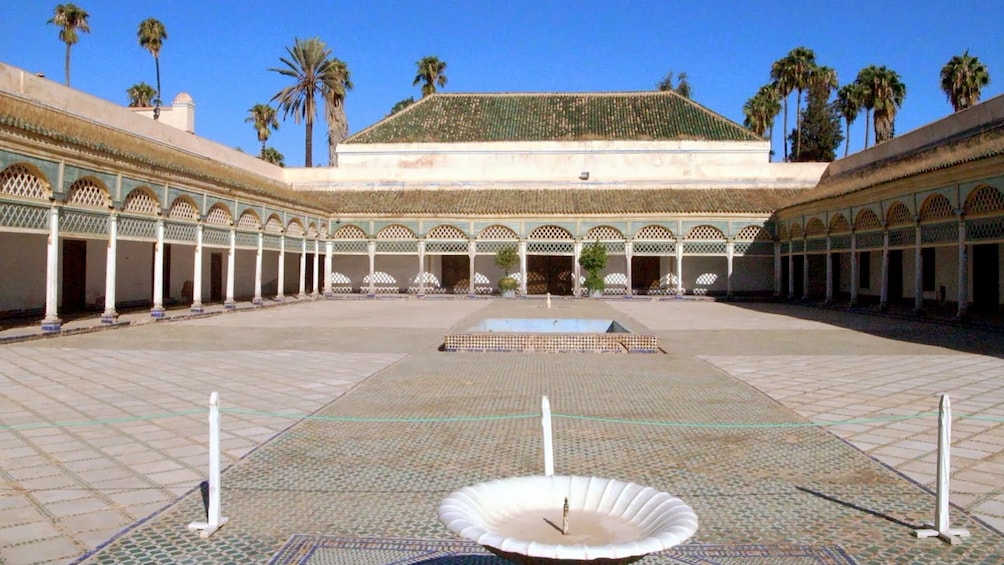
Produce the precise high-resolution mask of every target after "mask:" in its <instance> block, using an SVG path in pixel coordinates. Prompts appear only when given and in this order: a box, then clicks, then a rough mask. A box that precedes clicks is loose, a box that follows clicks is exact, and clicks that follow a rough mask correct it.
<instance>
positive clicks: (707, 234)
mask: <svg viewBox="0 0 1004 565" xmlns="http://www.w3.org/2000/svg"><path fill="white" fill-rule="evenodd" d="M684 239H725V234H724V233H722V230H720V229H718V228H716V227H715V226H708V225H700V226H694V227H692V228H690V231H688V232H687V236H686V237H684Z"/></svg>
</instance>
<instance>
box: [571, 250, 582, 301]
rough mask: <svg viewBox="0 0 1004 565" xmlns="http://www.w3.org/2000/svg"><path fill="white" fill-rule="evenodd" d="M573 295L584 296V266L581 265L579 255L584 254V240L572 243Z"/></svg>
mask: <svg viewBox="0 0 1004 565" xmlns="http://www.w3.org/2000/svg"><path fill="white" fill-rule="evenodd" d="M572 255H573V258H572V295H573V296H582V283H581V282H580V281H581V280H582V266H581V265H579V257H581V256H582V242H581V241H579V240H575V243H573V244H572Z"/></svg>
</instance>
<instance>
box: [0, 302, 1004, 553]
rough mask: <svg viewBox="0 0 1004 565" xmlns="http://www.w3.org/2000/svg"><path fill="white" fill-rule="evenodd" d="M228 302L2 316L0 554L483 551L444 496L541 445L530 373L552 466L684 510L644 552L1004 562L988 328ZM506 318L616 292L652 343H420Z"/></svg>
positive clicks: (748, 312)
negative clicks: (446, 520) (598, 346)
mask: <svg viewBox="0 0 1004 565" xmlns="http://www.w3.org/2000/svg"><path fill="white" fill-rule="evenodd" d="M245 306H246V305H242V307H241V308H239V309H238V311H237V312H233V313H226V314H220V315H210V316H200V317H193V318H190V317H188V316H187V315H179V316H178V319H176V320H171V319H170V318H169V320H167V321H159V322H152V321H150V320H149V314H148V313H142V314H136V315H135V316H132V317H130V316H129V315H126V316H123V317H122V319H123V320H124V321H127V322H128V321H132V322H133V323H132V324H131V325H129V326H128V327H122V328H119V329H109V330H106V331H95V332H89V331H85V330H87V329H88V328H89V327H91V326H94V325H100V322H98V321H96V320H87V319H83V320H76V321H73V322H69V323H67V324H66V326H65V328H64V329H67V330H70V332H69V333H71V334H72V332H73V331H77V330H80V333H77V334H72V335H63V336H59V337H52V338H46V339H28V340H24V341H19V336H20V335H22V334H23V335H29V334H34V333H37V328H25V329H23V330H21V329H18V328H13V329H8V330H4V331H3V332H0V338H5V339H7V340H8V341H9V343H7V344H6V345H2V346H0V379H2V380H3V383H4V388H3V390H4V394H3V397H2V402H3V404H2V411H0V447H2V449H3V453H4V458H3V463H2V466H0V472H2V473H3V478H4V481H5V484H6V486H5V489H4V490H3V491H2V493H0V518H2V519H0V524H2V525H0V562H6V563H11V564H21V563H25V564H27V563H67V562H71V563H89V564H90V563H269V562H272V563H312V564H318V563H374V564H377V563H388V562H409V563H412V562H421V561H426V562H429V561H432V560H443V561H444V562H446V563H462V562H479V563H485V562H486V561H485V560H487V559H489V558H488V557H484V556H481V555H475V556H470V555H467V556H466V557H465V556H463V555H461V556H458V555H457V554H465V553H470V552H471V551H474V550H473V549H471V548H469V547H467V546H466V545H464V544H463V543H461V542H460V541H459V540H457V539H456V538H455V537H454V536H453V535H452V534H450V532H448V531H447V530H446V528H445V527H443V526H442V525H441V524H440V523H439V522H438V520H437V518H436V507H437V505H438V503H439V501H440V500H441V499H442V498H443V497H445V496H446V495H447V494H448V493H449V492H451V491H453V490H455V489H457V488H459V487H461V486H464V485H468V484H473V483H477V482H480V481H484V480H488V479H493V478H501V477H508V476H515V475H529V474H539V473H542V472H543V455H542V445H541V443H542V441H541V437H540V420H539V414H540V399H541V397H542V396H544V395H547V396H548V397H549V399H550V402H551V406H552V409H553V410H554V411H555V415H556V418H555V423H554V438H555V467H556V471H557V473H559V474H578V475H595V476H602V477H611V478H617V479H620V480H626V481H631V482H636V483H639V484H643V485H648V486H652V487H655V488H658V489H660V490H664V491H667V492H670V493H671V494H673V495H675V496H679V497H680V498H681V499H683V500H684V501H685V502H687V503H688V504H689V505H691V506H692V507H693V508H694V510H695V511H696V512H697V515H698V517H699V519H700V529H699V530H698V532H697V534H696V535H695V536H694V537H693V538H692V539H691V540H690V541H689V542H688V544H686V545H685V546H681V547H680V548H678V549H675V550H672V551H669V552H666V553H664V554H660V555H656V556H650V557H648V558H646V562H653V563H654V562H661V563H693V562H702V563H791V564H800V563H876V564H882V563H900V562H911V563H946V564H948V563H963V562H966V563H1004V549H1002V547H1004V544H1002V542H1004V534H1002V532H1004V492H1002V491H1001V487H1000V485H1002V484H1004V359H1002V355H1004V339H1002V334H1000V333H998V332H995V331H981V330H976V329H966V328H961V327H956V326H951V325H944V324H937V323H924V322H919V321H907V320H900V319H895V318H889V317H879V316H864V315H856V314H849V313H845V312H840V311H833V310H821V309H816V308H808V307H802V306H797V305H784V304H766V303H735V302H734V303H725V302H714V301H706V300H682V299H676V300H674V299H647V298H634V299H612V300H572V299H560V300H554V301H553V302H552V304H551V307H550V308H548V307H547V306H546V302H545V301H544V300H543V299H522V300H504V299H447V298H435V297H427V298H425V299H416V298H414V297H412V298H403V297H387V298H380V299H370V300H366V299H341V300H318V301H305V302H303V303H297V304H286V305H282V306H270V307H266V308H259V309H254V308H250V307H245ZM180 313H181V311H179V314H180ZM184 313H185V314H187V310H185V311H184ZM499 317H510V318H515V317H519V318H535V317H540V318H601V319H614V320H617V321H618V322H620V323H621V324H623V325H624V326H625V327H628V328H629V329H632V330H635V331H645V332H647V333H653V334H655V335H657V336H658V339H659V344H660V346H661V348H662V350H663V352H662V353H656V354H631V355H627V354H543V353H536V354H528V353H444V352H441V351H439V346H440V345H441V344H442V341H443V336H444V335H445V334H446V333H448V332H450V331H451V330H455V329H465V328H468V327H470V326H472V325H474V324H475V323H477V322H478V321H480V320H482V319H485V318H499ZM19 332H20V334H19ZM214 391H216V392H219V394H220V399H221V405H222V411H223V412H222V451H223V454H222V455H223V466H224V468H225V471H224V473H223V479H222V511H223V512H222V513H223V515H224V516H226V517H228V518H229V522H228V523H227V524H226V525H225V526H224V527H223V528H222V529H220V530H219V531H218V532H217V533H216V534H215V535H213V536H212V537H210V538H208V539H200V538H199V537H198V536H197V535H196V534H194V533H192V532H190V531H188V529H187V525H188V524H189V523H191V522H193V521H200V520H203V519H204V518H205V516H204V510H203V505H202V499H201V496H200V494H199V492H198V485H199V482H200V481H202V480H204V479H205V477H206V473H207V463H208V455H207V442H208V426H207V423H206V413H207V409H206V405H207V403H208V399H209V394H210V393H211V392H214ZM941 394H949V395H950V396H951V399H952V405H953V409H954V411H955V425H954V428H953V452H952V455H953V459H952V462H953V475H952V487H953V492H952V498H951V500H952V503H953V505H954V506H953V507H952V513H951V518H952V526H953V527H955V528H965V529H968V530H969V532H970V534H971V537H969V538H966V539H965V540H964V541H962V542H961V543H960V544H957V545H948V544H946V543H943V542H942V541H939V540H937V539H918V538H916V537H915V536H914V535H913V531H914V529H916V528H920V527H923V526H922V524H923V523H924V522H928V521H931V520H933V518H934V508H935V497H934V495H933V488H934V484H935V473H936V465H935V459H936V453H935V450H936V440H937V416H936V412H937V407H938V401H939V397H940V395H941ZM437 552H438V553H437ZM698 559H703V561H697V560H698Z"/></svg>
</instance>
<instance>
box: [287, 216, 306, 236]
mask: <svg viewBox="0 0 1004 565" xmlns="http://www.w3.org/2000/svg"><path fill="white" fill-rule="evenodd" d="M303 233H304V232H303V224H301V223H300V220H298V219H297V218H293V219H292V220H290V221H289V223H288V224H287V225H286V235H289V236H292V237H303Z"/></svg>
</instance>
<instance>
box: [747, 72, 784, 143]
mask: <svg viewBox="0 0 1004 565" xmlns="http://www.w3.org/2000/svg"><path fill="white" fill-rule="evenodd" d="M780 111H781V101H780V97H779V96H778V94H777V90H775V89H774V87H773V85H770V84H768V85H765V86H761V87H760V89H759V90H757V93H756V94H754V95H753V97H752V98H750V99H749V100H747V101H746V103H745V104H744V105H743V114H744V115H745V116H746V118H745V120H744V121H743V125H745V126H746V127H747V128H749V129H750V130H752V131H753V133H755V134H757V135H759V136H761V137H763V136H764V134H765V133H767V132H770V133H769V134H768V140H771V142H773V140H772V139H771V138H773V137H774V136H773V133H774V118H775V117H777V114H778V112H780ZM771 153H773V150H772V151H771ZM769 159H770V156H769V155H768V160H769Z"/></svg>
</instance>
